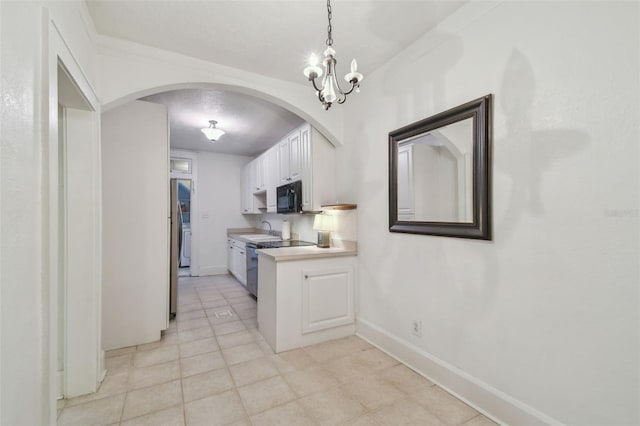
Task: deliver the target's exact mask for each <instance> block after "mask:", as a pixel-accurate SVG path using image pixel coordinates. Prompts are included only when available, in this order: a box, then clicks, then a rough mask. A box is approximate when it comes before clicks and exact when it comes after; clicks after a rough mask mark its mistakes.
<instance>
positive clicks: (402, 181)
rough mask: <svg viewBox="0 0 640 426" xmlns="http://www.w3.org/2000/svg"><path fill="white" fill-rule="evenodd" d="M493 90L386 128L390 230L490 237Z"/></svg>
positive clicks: (476, 237) (447, 235) (487, 238)
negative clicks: (415, 119)
mask: <svg viewBox="0 0 640 426" xmlns="http://www.w3.org/2000/svg"><path fill="white" fill-rule="evenodd" d="M492 100H493V96H492V95H487V96H484V97H482V98H479V99H476V100H473V101H471V102H467V103H466V104H464V105H460V106H457V107H455V108H452V109H450V110H448V111H444V112H441V113H439V114H436V115H434V116H432V117H429V118H425V119H424V120H420V121H417V122H415V123H412V124H409V125H408V126H405V127H402V128H400V129H397V130H394V131H392V132H390V133H389V231H390V232H403V233H410V234H426V235H440V236H446V237H458V238H475V239H482V240H491V238H492V230H491V162H492V140H491V139H492Z"/></svg>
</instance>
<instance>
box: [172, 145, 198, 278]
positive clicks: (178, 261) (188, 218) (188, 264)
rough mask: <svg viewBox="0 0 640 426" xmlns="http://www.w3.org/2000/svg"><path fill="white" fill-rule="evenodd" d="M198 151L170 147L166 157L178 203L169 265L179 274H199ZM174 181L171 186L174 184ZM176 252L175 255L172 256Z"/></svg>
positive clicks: (188, 275)
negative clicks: (174, 243) (177, 229)
mask: <svg viewBox="0 0 640 426" xmlns="http://www.w3.org/2000/svg"><path fill="white" fill-rule="evenodd" d="M196 176H197V154H196V153H195V152H190V151H183V150H173V149H172V150H171V153H170V158H169V177H170V179H171V181H172V182H173V181H175V183H176V186H175V191H176V203H178V212H177V214H178V216H179V217H178V218H177V220H179V222H180V235H179V236H178V237H177V238H176V239H177V241H178V242H179V247H177V253H176V254H175V255H172V259H171V265H177V266H176V270H177V275H176V276H178V277H190V276H198V275H199V264H198V259H197V244H196V242H197V228H198V227H197V225H198V224H197V217H196V216H194V215H195V214H197V213H196V212H197V211H198V210H197V207H198V206H197V202H198V200H197V197H196V184H197V182H196ZM173 186H174V185H173V183H172V185H171V187H172V188H173ZM174 256H175V259H174V258H173V257H174Z"/></svg>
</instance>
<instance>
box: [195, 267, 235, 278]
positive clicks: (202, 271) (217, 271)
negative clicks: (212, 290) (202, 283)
mask: <svg viewBox="0 0 640 426" xmlns="http://www.w3.org/2000/svg"><path fill="white" fill-rule="evenodd" d="M228 273H229V271H228V270H227V265H222V266H201V267H200V268H199V269H198V274H197V276H198V277H203V276H206V275H224V274H228ZM191 275H196V274H194V273H193V271H191Z"/></svg>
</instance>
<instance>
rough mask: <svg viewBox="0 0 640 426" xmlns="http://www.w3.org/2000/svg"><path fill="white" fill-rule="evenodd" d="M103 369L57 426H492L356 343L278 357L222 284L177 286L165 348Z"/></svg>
mask: <svg viewBox="0 0 640 426" xmlns="http://www.w3.org/2000/svg"><path fill="white" fill-rule="evenodd" d="M229 313H230V314H231V315H229ZM107 368H108V373H107V376H106V377H105V380H104V381H103V383H102V384H101V386H100V389H99V390H98V392H96V393H95V394H91V395H86V396H81V397H78V398H72V399H68V400H61V401H59V404H58V413H59V414H58V424H60V425H83V426H85V425H122V426H132V425H153V426H160V425H168V426H175V425H188V426H192V425H254V426H258V425H260V426H261V425H291V426H304V425H345V426H346V425H350V426H365V425H367V426H368V425H371V426H382V425H394V426H396V425H466V426H485V425H495V423H493V422H492V421H490V420H489V419H487V418H486V417H484V416H482V415H481V414H478V412H477V411H475V410H474V409H473V408H471V407H469V406H467V405H466V404H464V403H462V402H461V401H459V400H457V399H456V398H454V397H452V396H451V395H449V394H448V393H446V392H444V391H443V390H442V389H440V388H438V387H437V386H435V385H434V384H433V383H431V382H429V381H428V380H427V379H425V378H423V377H421V376H419V375H418V374H416V373H415V372H413V371H412V370H410V369H408V368H407V367H405V366H403V365H402V364H399V363H398V362H397V361H396V360H395V359H393V358H391V357H389V356H387V355H386V354H384V353H383V352H381V351H379V350H378V349H376V348H374V347H373V346H371V345H370V344H369V343H367V342H365V341H364V340H362V339H360V338H358V337H356V336H351V337H348V338H344V339H339V340H334V341H331V342H327V343H322V344H318V345H313V346H308V347H305V348H302V349H296V350H292V351H288V352H283V353H280V354H277V355H276V354H274V353H273V351H272V350H271V348H270V347H269V345H268V344H267V343H266V342H265V341H264V339H263V337H262V336H261V335H260V333H259V331H258V330H257V322H256V302H255V300H254V299H252V298H251V297H250V296H249V295H248V293H247V292H246V291H245V290H244V287H242V286H241V285H240V284H239V283H238V282H237V281H236V280H235V279H234V278H233V277H231V276H226V275H223V276H213V277H200V278H190V277H185V278H180V282H179V306H178V314H177V319H176V321H172V322H171V326H170V327H169V329H168V330H166V332H164V333H163V336H162V339H161V340H160V341H159V342H155V343H149V344H146V345H138V346H137V347H129V348H123V349H118V350H114V351H110V352H108V353H107Z"/></svg>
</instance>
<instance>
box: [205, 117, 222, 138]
mask: <svg viewBox="0 0 640 426" xmlns="http://www.w3.org/2000/svg"><path fill="white" fill-rule="evenodd" d="M216 124H218V122H217V121H216V120H209V127H205V128H203V129H200V130H202V133H204V134H205V136H206V137H207V139H209V140H210V141H211V142H215V141H217V140H218V139H220V136H222V135H224V130H221V129H218V128H217V127H216Z"/></svg>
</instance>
